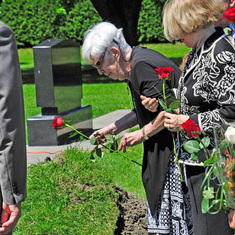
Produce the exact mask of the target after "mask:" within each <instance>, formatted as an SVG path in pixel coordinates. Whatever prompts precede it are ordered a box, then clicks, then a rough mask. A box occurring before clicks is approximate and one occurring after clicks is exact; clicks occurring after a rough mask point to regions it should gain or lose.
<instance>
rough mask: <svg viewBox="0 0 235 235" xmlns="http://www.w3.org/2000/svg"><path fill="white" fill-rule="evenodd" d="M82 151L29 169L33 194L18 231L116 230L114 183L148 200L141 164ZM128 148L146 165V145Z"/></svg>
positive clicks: (71, 151)
mask: <svg viewBox="0 0 235 235" xmlns="http://www.w3.org/2000/svg"><path fill="white" fill-rule="evenodd" d="M77 149H78V150H79V144H78V146H77ZM77 149H76V148H71V149H68V150H67V151H66V152H64V154H63V155H61V156H59V157H58V158H57V159H56V160H54V161H52V162H46V163H45V164H37V165H31V166H30V167H29V169H28V182H27V183H28V197H27V199H26V201H25V202H24V203H22V218H21V219H20V221H19V223H18V225H17V227H16V229H15V232H14V234H16V235H19V234H61V235H62V234H65V235H67V234H89V235H90V234H96V235H99V234H100V235H103V234H113V232H114V230H115V228H116V221H117V218H118V215H119V210H118V207H117V205H116V202H117V199H118V195H117V193H116V191H115V185H117V184H118V185H119V186H120V187H122V188H123V189H124V190H126V191H128V192H132V193H134V194H136V195H138V196H140V197H143V198H145V194H144V189H143V185H142V182H141V167H140V166H139V165H137V164H135V163H133V162H131V161H129V160H127V159H126V158H124V157H122V156H120V155H119V154H116V153H112V154H111V153H109V152H108V151H107V150H105V151H104V156H103V157H102V158H99V157H96V160H95V161H94V162H93V161H90V155H89V152H83V151H78V150H77ZM129 150H130V151H127V152H126V153H125V156H126V157H128V158H130V159H133V160H135V161H138V162H140V163H141V161H142V145H138V146H135V147H133V148H129Z"/></svg>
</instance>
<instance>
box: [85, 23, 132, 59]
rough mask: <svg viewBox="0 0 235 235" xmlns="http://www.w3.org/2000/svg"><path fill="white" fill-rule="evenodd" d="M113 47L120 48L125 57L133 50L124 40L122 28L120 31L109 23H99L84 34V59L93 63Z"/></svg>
mask: <svg viewBox="0 0 235 235" xmlns="http://www.w3.org/2000/svg"><path fill="white" fill-rule="evenodd" d="M111 46H116V47H118V48H119V49H120V51H121V53H123V55H125V54H126V53H127V52H128V51H129V50H130V48H131V47H130V45H129V44H128V43H127V42H126V40H125V38H124V35H123V32H122V28H120V29H118V28H116V27H115V26H114V25H113V24H111V23H109V22H101V23H98V24H96V25H93V26H92V27H91V28H90V29H88V30H87V31H86V32H85V34H84V39H83V46H82V57H83V59H84V60H85V61H86V62H88V63H92V59H93V60H94V59H97V58H98V57H99V56H101V55H102V54H104V52H105V50H106V49H107V48H110V47H111Z"/></svg>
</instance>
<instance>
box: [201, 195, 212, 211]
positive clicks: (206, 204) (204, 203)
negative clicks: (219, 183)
mask: <svg viewBox="0 0 235 235" xmlns="http://www.w3.org/2000/svg"><path fill="white" fill-rule="evenodd" d="M201 209H202V213H207V212H208V211H209V210H210V207H209V199H206V198H203V199H202V204H201Z"/></svg>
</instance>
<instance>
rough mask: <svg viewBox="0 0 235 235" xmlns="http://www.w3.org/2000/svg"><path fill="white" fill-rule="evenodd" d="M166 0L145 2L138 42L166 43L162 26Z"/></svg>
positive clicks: (140, 18)
mask: <svg viewBox="0 0 235 235" xmlns="http://www.w3.org/2000/svg"><path fill="white" fill-rule="evenodd" d="M164 4H165V0H143V2H142V6H141V11H140V17H139V22H138V37H139V38H138V41H139V42H140V43H146V42H163V41H166V39H165V37H164V34H163V26H162V9H163V6H164Z"/></svg>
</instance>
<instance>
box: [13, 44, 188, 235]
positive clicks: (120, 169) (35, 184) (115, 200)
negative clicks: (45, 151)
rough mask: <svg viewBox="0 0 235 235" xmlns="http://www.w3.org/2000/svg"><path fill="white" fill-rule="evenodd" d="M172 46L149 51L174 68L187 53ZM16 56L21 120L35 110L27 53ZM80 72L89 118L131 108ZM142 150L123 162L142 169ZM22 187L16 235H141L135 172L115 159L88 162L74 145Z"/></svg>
mask: <svg viewBox="0 0 235 235" xmlns="http://www.w3.org/2000/svg"><path fill="white" fill-rule="evenodd" d="M169 45H170V46H169ZM172 45H173V44H172ZM172 45H171V44H168V45H154V44H152V45H151V47H153V49H156V50H158V51H160V52H161V53H162V54H165V55H166V56H167V57H170V58H171V59H172V60H175V61H177V63H178V64H180V62H181V57H182V56H183V55H184V54H185V53H186V52H188V51H189V50H188V49H187V48H183V47H182V44H178V43H177V44H175V45H173V46H172ZM161 50H164V52H163V51H161ZM19 54H20V60H21V68H22V74H23V83H24V84H23V91H24V101H25V115H26V120H27V118H28V117H31V116H34V115H36V114H38V113H40V108H37V107H36V98H35V96H36V95H35V86H34V84H33V82H32V74H33V73H32V66H33V63H32V58H33V57H32V50H31V49H20V50H19ZM23 54H24V55H23ZM22 58H23V59H22ZM82 66H83V71H84V72H83V79H84V81H85V82H83V99H82V104H84V105H86V104H90V105H91V106H92V116H93V118H96V117H99V116H101V115H104V114H106V113H109V112H112V111H115V110H118V109H131V108H132V107H133V106H132V101H131V95H130V94H128V91H127V86H126V84H125V83H123V82H118V83H117V82H115V83H114V82H111V80H110V79H107V78H103V79H99V78H98V79H97V78H95V79H96V80H94V77H93V76H92V78H90V77H89V76H90V74H91V73H94V72H90V71H86V66H87V65H86V64H82ZM88 67H89V66H88ZM93 75H94V76H97V74H93ZM95 81H102V83H95ZM26 133H27V132H26ZM119 141H120V140H119ZM142 147H143V146H142V144H141V145H137V146H134V147H132V148H128V151H127V152H126V153H125V156H127V157H129V158H130V159H133V160H135V161H137V162H139V163H142ZM27 183H28V197H27V199H26V201H25V202H24V203H22V217H21V219H20V221H19V223H18V225H17V227H16V229H15V232H14V234H16V235H18V234H102V235H103V234H147V232H146V211H145V199H146V198H145V193H144V189H143V185H142V181H141V167H140V166H139V165H137V164H135V163H133V162H131V161H129V160H128V159H126V158H123V157H122V156H120V155H118V154H116V153H110V152H108V151H105V153H104V156H103V157H102V158H99V157H96V160H95V161H94V162H93V161H91V160H90V155H89V151H88V152H84V151H79V142H78V146H77V148H71V149H68V150H67V151H65V152H63V154H61V155H60V156H58V157H57V158H56V159H55V160H53V161H50V158H48V161H46V162H43V163H40V164H36V165H31V166H30V167H29V168H28V181H27Z"/></svg>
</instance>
